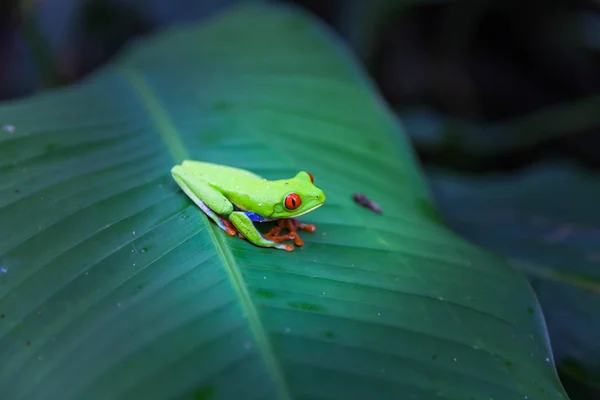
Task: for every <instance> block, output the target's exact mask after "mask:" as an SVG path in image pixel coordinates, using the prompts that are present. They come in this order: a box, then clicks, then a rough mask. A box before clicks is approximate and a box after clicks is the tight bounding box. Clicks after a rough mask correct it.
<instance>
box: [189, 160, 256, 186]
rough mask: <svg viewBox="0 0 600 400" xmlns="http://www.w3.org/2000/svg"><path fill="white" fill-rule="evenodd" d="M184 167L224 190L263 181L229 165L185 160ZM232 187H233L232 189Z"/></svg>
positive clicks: (250, 173) (252, 174)
mask: <svg viewBox="0 0 600 400" xmlns="http://www.w3.org/2000/svg"><path fill="white" fill-rule="evenodd" d="M182 165H183V166H185V167H187V168H189V169H190V170H193V171H194V174H195V175H197V176H198V177H201V178H202V179H203V180H205V181H207V182H208V183H210V184H211V185H213V186H216V187H220V188H222V189H224V190H233V189H234V188H235V189H239V186H246V185H247V184H251V185H252V184H254V183H255V182H253V181H254V180H255V179H256V180H261V181H262V180H263V178H262V177H261V176H260V175H256V174H254V173H252V172H250V171H247V170H245V169H241V168H235V167H230V166H228V165H221V164H211V163H207V162H202V161H192V160H185V161H183V163H182ZM230 186H231V187H230Z"/></svg>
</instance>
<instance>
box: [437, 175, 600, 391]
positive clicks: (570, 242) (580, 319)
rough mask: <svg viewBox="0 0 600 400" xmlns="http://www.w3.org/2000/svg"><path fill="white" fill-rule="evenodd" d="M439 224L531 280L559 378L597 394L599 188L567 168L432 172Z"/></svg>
mask: <svg viewBox="0 0 600 400" xmlns="http://www.w3.org/2000/svg"><path fill="white" fill-rule="evenodd" d="M430 178H431V181H432V185H433V188H434V189H435V193H436V197H437V199H438V202H439V204H440V207H441V210H442V213H443V215H444V218H445V220H446V221H447V222H448V223H449V224H450V226H452V227H453V228H455V229H456V231H458V232H459V233H461V234H463V235H464V236H466V237H468V238H470V239H471V240H473V241H474V242H476V243H478V244H480V245H481V246H485V247H487V248H489V249H492V250H494V251H496V252H499V253H502V254H505V255H507V256H509V257H511V258H512V259H513V265H515V266H516V267H517V268H520V269H522V270H523V271H524V272H525V273H526V274H527V276H528V277H529V278H530V280H531V283H532V285H533V287H534V289H535V291H536V293H537V295H538V298H539V299H540V302H541V304H542V307H543V310H544V315H545V316H546V321H547V324H548V330H549V334H550V338H551V340H552V344H553V348H554V354H555V358H556V361H557V364H558V366H559V370H560V371H561V372H564V373H565V374H568V375H571V376H573V377H574V378H576V379H578V380H581V381H583V382H586V383H587V384H588V385H591V386H595V387H596V388H599V389H600V346H599V342H598V337H600V213H599V212H598V204H600V180H599V179H598V178H599V176H598V174H597V173H596V174H594V173H589V172H586V171H584V170H582V169H579V168H575V167H573V166H571V165H567V164H560V163H557V164H542V165H538V166H535V167H532V168H531V169H530V170H528V171H526V172H525V173H524V174H522V175H521V174H518V175H513V174H508V175H498V176H492V177H489V176H486V177H480V178H469V177H464V176H460V175H456V174H451V173H447V172H444V171H441V170H432V171H431V172H430Z"/></svg>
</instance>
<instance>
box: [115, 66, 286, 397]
mask: <svg viewBox="0 0 600 400" xmlns="http://www.w3.org/2000/svg"><path fill="white" fill-rule="evenodd" d="M117 72H118V73H119V74H120V75H121V76H122V77H123V78H124V80H125V82H126V83H127V84H128V85H129V86H130V87H131V89H132V91H133V93H134V94H135V95H136V96H137V97H138V98H139V100H140V103H141V104H142V107H143V108H144V109H145V110H146V112H147V113H148V118H149V119H150V121H151V122H152V124H153V125H155V126H156V130H157V132H158V133H159V135H160V138H161V140H162V141H163V143H164V145H165V147H166V148H167V150H168V151H169V153H170V155H171V157H172V158H173V159H174V161H175V163H177V164H179V163H181V162H182V161H183V160H186V159H190V155H189V153H188V151H187V149H186V147H185V145H184V144H183V141H182V140H181V137H180V134H179V132H178V131H177V128H176V127H175V126H174V124H173V123H172V121H171V118H170V116H169V114H168V113H167V111H166V109H165V108H164V107H163V105H162V104H161V102H160V100H159V99H158V97H157V96H156V95H155V94H154V91H153V90H152V88H151V86H150V85H149V84H148V83H147V82H146V81H145V80H144V78H143V77H142V76H140V74H139V73H137V71H135V70H134V69H132V68H129V67H123V66H121V67H119V68H118V69H117ZM202 220H203V221H204V223H205V224H206V226H207V231H208V232H209V234H210V237H211V239H212V242H213V243H214V244H215V247H216V250H217V254H218V255H219V257H220V258H221V260H222V262H223V265H224V267H225V269H226V271H227V275H228V276H229V280H230V282H231V283H232V285H233V287H234V288H235V290H236V292H237V294H238V298H239V299H240V303H241V305H242V308H243V309H244V311H245V313H246V316H247V320H248V323H249V325H250V329H251V330H252V332H253V333H254V336H255V338H256V343H257V345H258V348H259V350H260V353H261V355H262V358H263V360H264V362H265V365H266V367H267V369H268V371H269V372H270V374H271V376H272V378H273V380H274V382H275V387H276V390H277V394H278V397H279V398H281V399H291V398H292V396H291V394H290V391H289V388H288V386H287V383H286V381H285V378H284V374H283V371H282V368H281V366H280V365H279V362H278V361H277V358H276V357H275V353H274V351H273V348H272V346H271V344H270V342H269V339H268V335H267V333H266V330H265V328H264V326H263V324H262V322H261V320H260V317H259V315H258V311H257V309H256V307H255V306H254V302H253V301H252V298H251V297H250V294H249V292H248V290H247V287H246V285H245V283H244V279H243V277H242V274H241V272H240V269H239V267H238V265H237V263H236V261H235V259H234V257H233V254H231V250H230V249H229V246H228V245H227V244H226V243H225V242H224V240H223V237H222V236H221V235H220V234H219V233H220V232H217V229H218V228H217V227H216V226H215V225H214V224H211V223H210V221H209V220H208V217H207V216H206V215H203V217H202Z"/></svg>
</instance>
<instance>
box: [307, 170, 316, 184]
mask: <svg viewBox="0 0 600 400" xmlns="http://www.w3.org/2000/svg"><path fill="white" fill-rule="evenodd" d="M306 175H308V177H309V178H310V181H311V182H312V183H315V178H313V176H312V175H311V173H310V172H307V173H306Z"/></svg>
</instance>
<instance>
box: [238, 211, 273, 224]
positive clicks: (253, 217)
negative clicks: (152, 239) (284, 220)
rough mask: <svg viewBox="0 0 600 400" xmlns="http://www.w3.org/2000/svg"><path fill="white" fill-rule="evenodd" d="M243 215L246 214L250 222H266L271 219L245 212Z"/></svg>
mask: <svg viewBox="0 0 600 400" xmlns="http://www.w3.org/2000/svg"><path fill="white" fill-rule="evenodd" d="M244 214H246V215H247V216H248V218H250V221H252V222H267V221H270V220H271V218H266V217H263V216H260V215H258V214H257V213H253V212H250V211H246V212H244Z"/></svg>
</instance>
